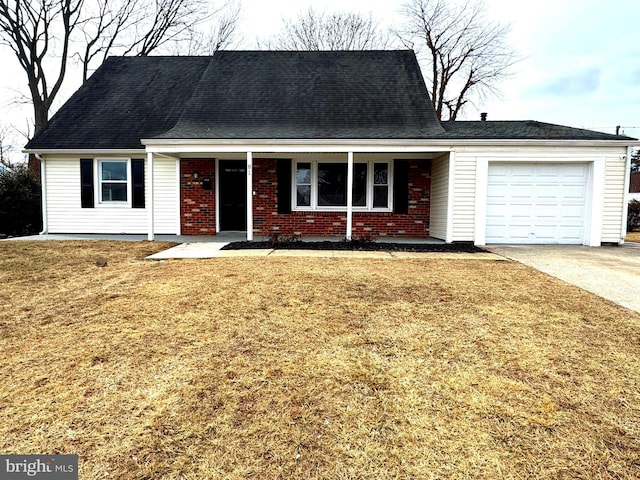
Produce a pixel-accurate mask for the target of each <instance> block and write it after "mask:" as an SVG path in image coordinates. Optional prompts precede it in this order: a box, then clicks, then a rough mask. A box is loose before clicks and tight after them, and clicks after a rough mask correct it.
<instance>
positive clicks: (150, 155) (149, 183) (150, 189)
mask: <svg viewBox="0 0 640 480" xmlns="http://www.w3.org/2000/svg"><path fill="white" fill-rule="evenodd" d="M147 188H148V190H147V214H148V215H149V220H148V233H147V240H149V241H150V242H153V240H154V230H155V229H154V226H153V153H151V152H149V153H147Z"/></svg>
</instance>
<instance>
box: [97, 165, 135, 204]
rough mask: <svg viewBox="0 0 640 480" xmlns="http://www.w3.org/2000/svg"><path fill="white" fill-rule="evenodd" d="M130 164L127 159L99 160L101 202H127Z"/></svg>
mask: <svg viewBox="0 0 640 480" xmlns="http://www.w3.org/2000/svg"><path fill="white" fill-rule="evenodd" d="M128 166H129V162H127V160H102V161H100V162H99V170H98V172H99V173H98V175H99V181H100V203H108V202H120V203H124V202H127V199H128V189H129V187H128V176H129V175H128V170H129V168H128Z"/></svg>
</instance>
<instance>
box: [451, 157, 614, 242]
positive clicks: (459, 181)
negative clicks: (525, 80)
mask: <svg viewBox="0 0 640 480" xmlns="http://www.w3.org/2000/svg"><path fill="white" fill-rule="evenodd" d="M625 155H626V148H625V147H546V146H545V147H460V148H458V149H456V157H455V159H456V160H455V172H454V175H455V177H454V189H453V200H452V201H453V218H452V222H453V235H452V241H475V242H476V243H477V242H478V241H480V242H481V243H480V244H483V243H482V242H484V241H485V238H484V232H476V231H474V225H475V220H476V219H475V214H476V208H475V207H477V208H479V210H477V211H480V212H483V208H485V207H486V205H485V207H483V206H482V205H479V206H476V205H475V198H474V195H475V189H476V182H477V181H478V182H481V183H482V185H480V184H479V185H477V188H478V192H480V193H482V190H483V188H486V177H479V178H478V179H476V174H477V165H478V162H485V165H486V162H489V164H492V163H499V162H507V163H532V162H533V163H535V162H552V163H557V164H562V163H576V162H577V163H582V164H587V165H589V167H588V169H589V175H590V176H589V179H588V181H587V189H586V199H585V207H586V209H587V210H586V212H585V228H586V229H587V230H586V231H585V235H584V242H585V244H591V245H596V244H598V243H599V242H598V241H597V239H598V238H600V239H601V242H612V243H619V242H620V241H621V230H622V219H623V208H626V207H625V206H624V205H623V204H622V203H623V195H624V174H625V160H624V156H625ZM602 163H604V178H602V175H601V174H600V173H598V172H600V171H601V170H600V169H599V168H595V166H594V165H596V164H602ZM481 171H482V169H481ZM594 175H596V176H597V177H598V178H595V179H594V178H593V176H594ZM483 182H484V183H483ZM596 185H598V186H599V187H598V188H600V189H602V190H603V193H602V195H599V194H598V195H597V198H592V196H593V192H594V188H595V186H596ZM483 198H484V197H483ZM485 200H486V198H485ZM478 201H480V200H478ZM600 204H602V207H600V206H599V205H600ZM600 209H601V213H600ZM484 213H486V212H483V214H484ZM592 217H593V218H598V225H590V221H591V219H592ZM479 221H480V222H485V221H486V219H484V218H483V217H480V218H479ZM479 225H480V224H479ZM589 232H597V233H595V238H593V237H590V236H589ZM476 235H479V238H478V239H476V238H475V236H476Z"/></svg>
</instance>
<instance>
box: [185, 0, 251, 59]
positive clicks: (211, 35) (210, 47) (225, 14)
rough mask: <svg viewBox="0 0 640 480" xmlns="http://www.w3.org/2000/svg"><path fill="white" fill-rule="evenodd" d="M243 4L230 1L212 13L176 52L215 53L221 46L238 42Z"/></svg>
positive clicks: (228, 45)
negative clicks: (209, 18) (208, 19)
mask: <svg viewBox="0 0 640 480" xmlns="http://www.w3.org/2000/svg"><path fill="white" fill-rule="evenodd" d="M240 12H241V5H240V3H238V2H235V1H230V2H228V3H226V4H225V5H223V6H222V7H220V8H217V9H215V10H214V12H213V13H212V14H211V17H212V18H211V20H210V21H208V22H205V23H204V24H203V26H202V28H201V29H200V31H197V32H192V35H191V37H190V38H189V41H188V42H184V44H183V45H180V46H179V50H178V51H177V52H175V53H176V54H185V55H213V54H214V53H216V52H217V51H218V50H220V49H221V48H232V47H233V45H235V44H237V40H238V39H237V35H236V33H237V28H238V25H239V23H240Z"/></svg>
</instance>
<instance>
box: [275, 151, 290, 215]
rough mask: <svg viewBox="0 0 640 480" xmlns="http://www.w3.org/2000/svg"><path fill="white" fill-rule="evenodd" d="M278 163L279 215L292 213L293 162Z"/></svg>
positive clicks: (279, 161)
mask: <svg viewBox="0 0 640 480" xmlns="http://www.w3.org/2000/svg"><path fill="white" fill-rule="evenodd" d="M277 162H278V163H277V165H276V177H277V179H278V213H291V160H289V159H280V160H278V161H277Z"/></svg>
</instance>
